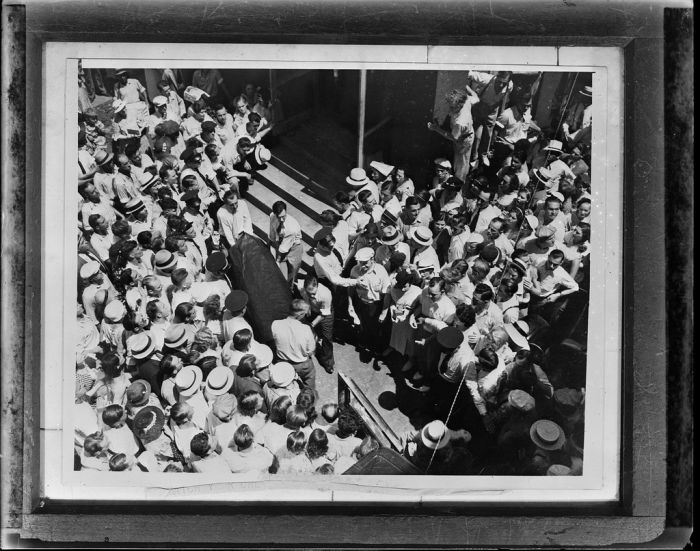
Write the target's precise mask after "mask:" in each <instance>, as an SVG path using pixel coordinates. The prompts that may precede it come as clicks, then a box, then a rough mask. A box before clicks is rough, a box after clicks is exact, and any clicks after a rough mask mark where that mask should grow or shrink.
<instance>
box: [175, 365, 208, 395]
mask: <svg viewBox="0 0 700 551" xmlns="http://www.w3.org/2000/svg"><path fill="white" fill-rule="evenodd" d="M202 378H203V375H202V370H201V369H200V368H199V367H197V366H196V365H186V366H185V367H183V368H182V369H181V370H180V371H178V372H177V375H175V386H177V389H178V390H179V391H180V394H181V395H182V396H192V395H193V394H196V393H197V392H198V391H199V387H200V386H201V385H202Z"/></svg>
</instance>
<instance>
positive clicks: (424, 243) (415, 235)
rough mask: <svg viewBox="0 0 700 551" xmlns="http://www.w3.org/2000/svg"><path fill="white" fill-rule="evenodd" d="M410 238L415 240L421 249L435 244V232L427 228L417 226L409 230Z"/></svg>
mask: <svg viewBox="0 0 700 551" xmlns="http://www.w3.org/2000/svg"><path fill="white" fill-rule="evenodd" d="M408 238H409V239H413V240H414V241H415V242H416V243H418V244H419V245H420V246H421V247H429V246H430V245H432V244H433V232H432V231H431V230H430V228H428V227H427V226H416V227H414V228H411V229H410V230H408Z"/></svg>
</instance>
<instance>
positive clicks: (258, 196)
mask: <svg viewBox="0 0 700 551" xmlns="http://www.w3.org/2000/svg"><path fill="white" fill-rule="evenodd" d="M246 200H247V201H248V203H249V204H253V205H254V206H256V207H257V208H258V209H259V210H261V211H263V212H264V213H265V214H266V215H267V216H268V220H267V222H266V224H265V225H264V226H263V227H262V229H263V230H264V231H265V233H266V234H267V232H268V231H269V229H270V220H269V214H270V213H271V212H272V205H273V204H274V203H275V202H276V201H279V200H283V201H285V198H284V197H282V196H281V195H278V194H276V193H275V192H274V191H273V190H271V189H270V188H268V187H267V186H264V185H263V184H262V183H261V182H260V181H259V180H258V181H256V182H255V184H253V185H252V186H251V187H250V188H249V189H248V196H247V197H246ZM295 202H296V201H295ZM295 202H291V201H285V203H287V212H288V213H289V215H290V216H293V217H294V218H295V219H296V221H297V222H299V225H300V226H301V231H302V235H303V237H304V241H305V242H307V243H308V244H309V245H312V244H313V236H314V235H315V234H316V232H317V231H318V230H320V229H321V224H319V223H318V222H317V221H316V220H315V219H313V218H311V217H310V216H309V215H308V213H307V212H305V211H306V210H307V209H304V210H300V209H299V208H297V206H295V204H294V203H295Z"/></svg>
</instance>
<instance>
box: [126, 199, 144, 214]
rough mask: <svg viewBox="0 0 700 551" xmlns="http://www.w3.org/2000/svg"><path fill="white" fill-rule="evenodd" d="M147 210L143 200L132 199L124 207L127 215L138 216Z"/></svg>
mask: <svg viewBox="0 0 700 551" xmlns="http://www.w3.org/2000/svg"><path fill="white" fill-rule="evenodd" d="M145 208H146V205H144V204H143V201H141V199H138V198H137V199H130V200H129V201H127V202H126V204H125V205H124V212H125V213H126V214H136V213H137V212H138V211H140V210H143V209H145Z"/></svg>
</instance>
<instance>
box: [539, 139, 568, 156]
mask: <svg viewBox="0 0 700 551" xmlns="http://www.w3.org/2000/svg"><path fill="white" fill-rule="evenodd" d="M563 145H564V144H563V143H561V142H560V141H559V140H549V143H548V144H547V145H546V147H543V148H542V151H553V152H555V153H561V152H562V147H563Z"/></svg>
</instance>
